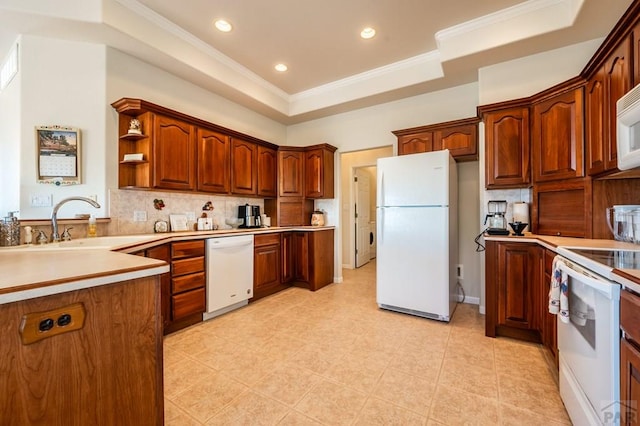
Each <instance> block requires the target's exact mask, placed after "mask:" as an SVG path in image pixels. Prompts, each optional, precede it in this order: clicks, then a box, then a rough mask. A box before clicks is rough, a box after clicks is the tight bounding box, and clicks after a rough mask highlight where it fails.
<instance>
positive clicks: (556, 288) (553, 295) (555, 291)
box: [549, 256, 569, 323]
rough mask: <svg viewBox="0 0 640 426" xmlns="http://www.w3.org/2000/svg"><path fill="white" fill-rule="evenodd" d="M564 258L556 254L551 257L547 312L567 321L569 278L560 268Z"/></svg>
mask: <svg viewBox="0 0 640 426" xmlns="http://www.w3.org/2000/svg"><path fill="white" fill-rule="evenodd" d="M560 264H565V265H566V263H565V262H564V260H562V259H561V258H560V257H558V256H556V257H555V258H554V259H553V273H552V275H551V283H550V287H551V288H550V289H549V313H551V314H555V315H560V321H562V322H564V323H568V322H569V279H568V277H567V273H566V272H564V271H562V270H561V269H560Z"/></svg>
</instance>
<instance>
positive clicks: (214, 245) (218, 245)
mask: <svg viewBox="0 0 640 426" xmlns="http://www.w3.org/2000/svg"><path fill="white" fill-rule="evenodd" d="M224 239H225V238H212V240H213V241H210V245H209V248H210V249H213V250H219V249H223V248H228V247H242V246H250V245H253V239H251V240H242V241H221V240H224Z"/></svg>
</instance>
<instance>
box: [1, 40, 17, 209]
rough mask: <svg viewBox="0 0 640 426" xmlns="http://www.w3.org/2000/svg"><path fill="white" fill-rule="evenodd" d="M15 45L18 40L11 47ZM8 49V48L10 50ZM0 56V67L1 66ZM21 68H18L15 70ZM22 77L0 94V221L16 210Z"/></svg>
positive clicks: (2, 60)
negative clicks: (0, 186)
mask: <svg viewBox="0 0 640 426" xmlns="http://www.w3.org/2000/svg"><path fill="white" fill-rule="evenodd" d="M16 43H19V39H17V40H15V42H14V44H13V45H15V44H16ZM10 47H11V46H9V48H10ZM4 60H5V59H4V58H3V57H2V56H0V64H2V63H4ZM21 68H22V64H20V63H19V64H18V70H20V69H21ZM21 81H22V74H21V73H20V72H19V71H18V74H16V75H15V77H13V80H11V82H10V83H9V85H8V86H7V87H5V89H4V90H2V91H1V92H0V184H1V185H2V189H0V194H2V195H1V196H0V218H1V217H5V216H6V215H7V212H9V211H16V210H20V180H19V179H16V176H20V161H19V158H20V145H21V136H20V120H21V116H20V111H21V102H20V86H21Z"/></svg>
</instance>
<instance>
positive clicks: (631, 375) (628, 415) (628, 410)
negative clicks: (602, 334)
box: [620, 290, 640, 425]
mask: <svg viewBox="0 0 640 426" xmlns="http://www.w3.org/2000/svg"><path fill="white" fill-rule="evenodd" d="M620 327H621V328H622V330H623V331H624V333H625V334H624V336H623V337H622V339H621V341H620V401H621V402H622V403H621V404H620V412H621V415H622V424H623V425H637V424H640V419H639V418H638V408H639V405H638V404H639V403H640V343H639V342H640V296H639V295H638V294H636V293H633V292H631V291H629V290H623V291H621V292H620Z"/></svg>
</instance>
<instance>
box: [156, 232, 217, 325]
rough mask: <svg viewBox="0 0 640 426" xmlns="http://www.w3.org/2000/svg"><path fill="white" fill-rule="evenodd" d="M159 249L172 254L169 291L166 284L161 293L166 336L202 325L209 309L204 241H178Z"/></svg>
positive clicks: (170, 257)
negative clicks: (194, 325)
mask: <svg viewBox="0 0 640 426" xmlns="http://www.w3.org/2000/svg"><path fill="white" fill-rule="evenodd" d="M160 247H166V248H167V250H168V251H169V252H170V256H169V260H168V262H169V263H170V265H171V274H170V276H169V283H168V288H166V286H167V284H166V283H165V282H163V289H162V306H163V317H164V318H163V324H164V334H169V333H172V332H174V331H177V330H180V329H182V328H185V327H188V326H190V325H192V324H195V323H197V322H200V321H202V314H203V312H204V311H205V309H206V290H205V283H206V274H205V257H204V253H205V240H192V241H177V242H174V243H170V244H166V245H165V246H160ZM147 256H149V250H147ZM149 257H152V256H149ZM157 258H158V257H156V259H157ZM162 260H166V259H162Z"/></svg>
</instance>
